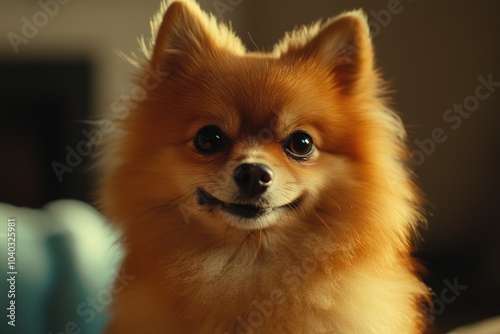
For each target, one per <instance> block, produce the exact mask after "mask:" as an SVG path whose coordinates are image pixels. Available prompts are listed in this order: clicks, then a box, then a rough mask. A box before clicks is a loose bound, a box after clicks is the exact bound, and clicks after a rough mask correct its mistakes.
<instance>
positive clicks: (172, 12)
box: [151, 1, 212, 65]
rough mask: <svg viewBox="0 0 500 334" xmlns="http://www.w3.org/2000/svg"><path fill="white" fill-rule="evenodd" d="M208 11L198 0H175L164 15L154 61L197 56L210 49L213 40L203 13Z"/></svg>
mask: <svg viewBox="0 0 500 334" xmlns="http://www.w3.org/2000/svg"><path fill="white" fill-rule="evenodd" d="M202 15H206V14H205V13H203V12H202V11H201V10H200V8H199V7H198V5H197V4H196V3H194V2H191V1H189V2H185V1H175V2H173V3H171V4H170V5H169V6H168V7H167V10H166V12H165V14H164V15H163V18H161V23H160V24H159V27H158V32H157V35H156V41H155V45H154V49H153V54H152V57H151V63H152V64H153V65H157V64H160V63H161V62H163V61H164V60H165V58H168V57H169V56H174V57H175V56H180V57H186V56H193V55H195V54H198V53H201V52H209V50H210V49H211V48H212V43H211V40H210V37H209V36H208V33H207V32H206V29H205V27H204V22H203V20H202V18H201V17H200V16H202Z"/></svg>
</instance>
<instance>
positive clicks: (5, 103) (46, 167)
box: [0, 59, 92, 208]
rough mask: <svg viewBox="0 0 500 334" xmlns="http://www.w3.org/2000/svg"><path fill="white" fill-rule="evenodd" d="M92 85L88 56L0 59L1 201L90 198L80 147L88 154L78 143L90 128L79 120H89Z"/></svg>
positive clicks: (38, 203) (32, 202)
mask: <svg viewBox="0 0 500 334" xmlns="http://www.w3.org/2000/svg"><path fill="white" fill-rule="evenodd" d="M91 85H92V67H91V65H90V62H89V61H88V60H86V59H75V60H72V59H64V60H60V61H58V60H50V61H49V60H47V61H40V60H37V59H33V60H29V59H24V60H21V61H19V60H0V152H1V160H2V163H1V164H0V175H2V178H1V186H0V202H7V203H10V204H14V205H18V206H29V207H35V208H36V207H39V206H41V205H43V204H45V203H47V202H50V201H52V200H56V199H60V198H74V199H80V200H84V201H88V200H89V190H90V185H89V179H90V174H89V173H88V172H87V168H86V167H87V163H88V159H87V158H86V157H85V156H84V155H83V154H79V153H78V149H80V151H81V152H83V153H84V154H85V153H86V150H85V149H87V148H86V147H84V145H82V144H80V145H79V143H80V142H81V141H82V140H83V139H85V137H83V135H82V130H84V129H87V130H88V128H89V126H88V125H86V124H83V123H82V121H84V120H88V119H89V118H90V107H91V87H92V86H91ZM71 150H73V151H74V152H76V154H72V155H71V157H68V154H69V152H70V151H71ZM76 155H78V156H80V158H81V161H80V160H79V159H78V158H77V157H76ZM67 159H69V160H68V161H67ZM58 163H59V164H60V165H59V164H58ZM68 163H69V164H70V165H72V166H73V167H71V166H70V165H68ZM64 166H65V167H64ZM56 170H57V171H58V172H57V173H56Z"/></svg>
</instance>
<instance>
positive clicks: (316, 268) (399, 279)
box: [99, 0, 428, 334]
mask: <svg viewBox="0 0 500 334" xmlns="http://www.w3.org/2000/svg"><path fill="white" fill-rule="evenodd" d="M152 35H153V37H152V39H151V41H147V40H145V39H140V44H141V46H142V49H143V52H144V54H145V56H144V58H146V59H147V63H146V65H145V66H142V71H141V73H142V74H141V75H140V76H139V78H138V81H137V82H138V87H140V88H142V89H141V92H143V93H144V94H143V95H144V96H143V98H142V99H141V100H140V101H137V103H136V105H134V106H133V107H132V109H131V111H130V113H129V114H128V115H126V117H123V119H121V120H117V121H116V122H117V125H118V126H119V128H120V129H121V131H120V133H119V135H117V136H116V137H115V138H114V140H113V141H112V142H111V143H110V147H109V150H110V151H109V153H108V154H107V155H106V160H107V161H112V163H111V164H109V166H108V168H106V169H105V171H104V172H103V174H102V179H101V185H100V190H99V191H100V198H101V200H100V204H101V207H102V210H103V212H104V213H105V214H106V215H107V217H108V218H109V219H110V221H112V222H113V223H114V224H115V225H116V226H117V227H118V228H119V229H120V230H121V231H122V243H123V245H124V247H125V249H126V255H125V258H124V261H123V264H122V266H123V268H124V270H125V272H126V273H127V274H129V275H133V276H135V279H134V280H133V281H132V282H130V283H129V284H128V285H127V287H125V288H124V289H123V290H122V291H121V292H120V293H118V294H116V296H115V299H114V301H113V303H112V306H111V312H112V319H111V322H110V324H109V326H108V328H107V333H120V334H121V333H189V334H192V333H223V334H224V333H273V334H276V333H308V334H310V333H356V334H361V333H377V334H381V333H383V334H389V333H397V334H402V333H405V334H411V333H422V332H423V331H424V330H425V326H426V322H427V319H426V316H425V314H424V312H423V310H422V303H425V301H426V300H427V299H428V289H427V288H426V286H425V285H424V284H423V283H422V282H421V281H420V280H419V278H418V267H419V266H418V264H417V263H416V262H415V261H414V260H413V259H412V257H411V251H412V248H413V247H414V239H415V237H416V236H417V234H418V228H419V224H420V222H422V221H423V218H422V209H421V202H422V197H421V195H420V192H419V190H418V188H417V187H416V186H415V184H414V182H413V181H412V173H411V172H410V170H409V169H408V168H407V166H406V163H407V161H408V159H409V153H408V150H407V147H406V144H405V140H406V139H405V130H404V127H403V125H402V123H401V121H400V119H399V118H398V116H397V115H396V114H395V113H394V112H393V111H392V110H391V109H390V107H389V102H388V98H387V97H386V93H387V88H386V85H385V84H384V82H383V81H382V80H381V79H380V77H379V73H378V71H377V70H376V69H375V67H374V54H373V49H372V43H371V38H370V33H369V28H368V24H367V18H366V17H365V15H364V14H363V13H362V12H361V11H352V12H346V13H344V14H341V15H339V16H337V17H335V18H333V19H330V20H328V21H327V22H326V23H324V24H322V23H316V24H313V25H311V26H309V27H303V28H299V29H297V30H295V31H293V32H291V33H289V34H287V35H286V36H285V37H284V38H283V40H282V41H281V42H279V43H278V44H277V45H276V46H275V47H274V49H273V50H272V52H269V53H264V52H247V51H246V50H245V48H244V46H243V45H242V43H241V41H240V40H239V39H238V37H236V36H235V35H234V33H233V32H232V31H231V29H230V28H229V27H227V26H226V25H224V24H222V23H219V22H218V21H217V20H216V19H215V18H214V17H213V16H211V15H208V14H206V13H204V12H203V11H202V10H201V9H200V7H199V6H198V5H197V4H196V3H195V2H194V1H190V0H183V1H174V2H171V3H169V4H164V5H163V6H162V9H161V10H160V12H159V13H158V14H157V16H155V17H154V19H153V21H152ZM133 62H135V63H137V64H139V65H140V64H141V63H143V61H141V60H140V57H137V58H135V59H133ZM152 73H153V74H152Z"/></svg>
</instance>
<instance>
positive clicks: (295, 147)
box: [284, 131, 314, 160]
mask: <svg viewBox="0 0 500 334" xmlns="http://www.w3.org/2000/svg"><path fill="white" fill-rule="evenodd" d="M284 148H285V151H286V153H288V155H290V156H291V157H292V158H294V159H299V160H303V159H307V158H308V157H309V156H310V155H311V154H312V153H313V152H314V144H313V140H312V138H311V136H310V135H309V134H308V133H307V132H305V131H296V132H294V133H292V134H291V135H290V137H289V138H288V140H287V141H286V143H285V147H284Z"/></svg>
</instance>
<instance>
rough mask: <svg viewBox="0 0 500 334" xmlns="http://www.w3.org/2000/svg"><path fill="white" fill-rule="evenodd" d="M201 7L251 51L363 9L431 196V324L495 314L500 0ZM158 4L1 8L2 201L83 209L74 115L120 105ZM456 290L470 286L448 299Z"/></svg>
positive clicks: (87, 174)
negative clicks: (61, 201) (78, 204)
mask: <svg viewBox="0 0 500 334" xmlns="http://www.w3.org/2000/svg"><path fill="white" fill-rule="evenodd" d="M200 2H201V5H202V7H203V8H204V9H205V10H207V11H210V12H212V13H214V14H215V15H217V16H219V17H220V18H221V19H222V20H224V21H231V22H232V25H233V28H234V29H235V30H236V32H237V33H238V34H239V35H240V36H241V37H242V39H243V41H244V43H245V44H246V45H247V47H248V49H250V50H256V48H257V47H258V48H259V49H260V50H268V49H270V48H271V47H272V45H273V44H274V43H275V42H276V41H277V40H278V39H279V38H281V37H282V36H283V33H284V32H285V31H288V30H290V29H292V28H293V27H295V26H297V25H301V24H308V23H311V22H313V21H315V20H317V19H320V18H323V19H326V18H328V17H332V16H335V15H337V14H338V13H340V12H342V11H344V10H349V9H354V8H363V9H364V10H365V12H366V13H367V16H368V19H369V22H370V27H371V29H372V33H373V41H374V44H375V48H376V52H377V62H378V65H379V66H380V67H381V68H382V72H383V73H384V76H385V78H386V79H388V80H389V81H390V82H391V83H392V85H393V87H394V88H395V92H394V104H395V106H396V108H397V109H398V110H400V111H401V113H402V117H403V120H404V121H405V123H406V124H407V127H408V130H409V133H410V144H411V145H412V149H413V150H414V161H413V167H414V168H415V172H416V174H417V175H418V180H419V184H420V185H421V186H422V188H423V189H424V191H425V193H426V194H427V195H428V198H429V202H430V204H429V205H428V207H427V209H428V211H429V214H428V219H429V229H428V230H427V231H424V232H423V236H424V239H425V242H423V243H422V245H421V250H420V251H419V252H418V253H417V256H418V257H420V258H421V259H422V260H423V262H424V263H425V264H426V266H427V267H428V268H429V273H428V278H427V282H428V283H429V285H430V286H431V287H432V288H433V290H434V291H435V293H436V296H435V297H434V306H435V311H434V317H435V319H436V322H437V324H438V326H440V327H441V328H443V329H447V328H450V327H451V326H456V325H460V324H463V323H467V322H470V321H474V320H479V319H481V318H485V317H488V316H492V315H494V314H500V192H499V189H500V176H499V171H500V134H499V132H500V110H499V106H500V62H499V60H500V37H499V35H500V20H499V18H500V2H498V1H494V0H491V1H487V0H481V1H474V2H472V1H451V0H443V1H430V0H426V1H424V0H413V1H411V0H400V1H397V0H352V1H347V0H337V1H333V0H332V1H324V0H308V1H285V0H273V1H265V0H215V1H214V0H205V1H200ZM54 4H55V5H54ZM158 5H159V1H158V0H143V1H138V0H135V1H132V0H120V1H118V0H108V1H97V0H57V1H56V0H41V1H38V0H37V1H35V0H1V1H0V32H1V33H2V36H1V39H0V88H1V89H0V157H1V158H0V161H1V162H0V202H7V203H10V204H14V205H18V206H30V207H39V206H41V205H43V204H44V203H47V202H49V201H51V200H54V199H58V198H75V199H80V200H84V201H87V202H89V201H92V198H93V196H92V192H91V181H92V172H91V170H89V165H90V163H89V162H90V158H89V155H90V154H91V151H93V150H94V149H95V147H93V146H92V145H91V146H86V140H88V139H87V138H88V137H89V136H91V133H90V131H91V129H92V126H91V125H89V124H87V123H85V122H84V121H85V120H89V119H97V118H99V117H103V116H102V115H105V114H106V113H109V112H110V110H111V108H113V103H123V101H126V100H127V99H130V96H131V93H132V89H133V84H132V82H131V78H132V74H133V73H134V72H135V69H134V68H133V67H132V66H130V65H129V64H128V63H126V62H125V61H123V60H121V59H120V58H119V57H117V55H116V54H115V52H114V50H115V49H118V50H123V51H125V52H128V51H135V50H137V43H136V37H137V36H139V35H141V34H145V35H148V34H149V23H148V20H149V18H150V16H151V15H152V14H153V13H154V12H155V11H156V9H157V8H158ZM480 86H481V87H480ZM94 146H95V145H94ZM72 152H73V153H72ZM74 152H76V153H74ZM78 152H80V153H79V154H78ZM457 282H458V284H459V285H460V286H466V287H467V288H465V289H462V290H460V291H456V292H457V293H456V294H455V296H454V297H456V298H451V299H453V301H449V300H448V299H447V300H448V301H444V300H443V298H442V297H441V294H442V293H443V291H445V290H444V289H449V288H448V285H450V284H451V285H453V284H457ZM449 290H450V289H449ZM449 290H447V291H449ZM452 291H453V289H452Z"/></svg>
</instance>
